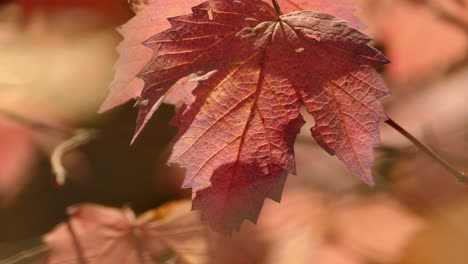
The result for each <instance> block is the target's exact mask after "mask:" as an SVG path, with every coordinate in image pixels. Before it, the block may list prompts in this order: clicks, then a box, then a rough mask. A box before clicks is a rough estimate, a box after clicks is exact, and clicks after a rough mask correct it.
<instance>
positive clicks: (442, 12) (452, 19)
mask: <svg viewBox="0 0 468 264" xmlns="http://www.w3.org/2000/svg"><path fill="white" fill-rule="evenodd" d="M425 2H426V5H427V6H428V7H429V8H430V9H431V11H432V12H433V13H434V14H436V15H437V16H438V17H439V18H441V19H443V20H444V21H445V22H447V23H449V24H451V25H452V26H455V27H457V28H458V29H461V30H463V32H464V33H465V34H466V35H468V22H466V21H465V20H463V19H462V18H460V17H458V16H456V15H453V14H451V13H450V12H449V11H447V10H446V9H445V8H443V7H441V6H440V5H438V4H435V3H434V1H433V0H426V1H425ZM461 8H463V7H461Z"/></svg>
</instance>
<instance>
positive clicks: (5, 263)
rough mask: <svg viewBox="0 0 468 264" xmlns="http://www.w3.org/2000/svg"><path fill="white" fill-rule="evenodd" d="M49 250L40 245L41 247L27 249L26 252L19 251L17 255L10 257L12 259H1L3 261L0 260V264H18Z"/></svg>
mask: <svg viewBox="0 0 468 264" xmlns="http://www.w3.org/2000/svg"><path fill="white" fill-rule="evenodd" d="M48 250H49V248H48V247H47V246H44V245H41V246H38V247H34V248H31V249H27V250H24V251H21V252H19V253H18V254H16V255H14V256H12V257H9V258H7V259H3V260H0V264H15V263H19V262H21V261H23V260H26V259H29V258H32V257H34V256H38V255H40V254H42V253H45V252H47V251H48Z"/></svg>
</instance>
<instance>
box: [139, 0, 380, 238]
mask: <svg viewBox="0 0 468 264" xmlns="http://www.w3.org/2000/svg"><path fill="white" fill-rule="evenodd" d="M192 12H193V13H192V14H190V15H183V16H178V17H172V18H170V19H169V21H170V23H171V25H172V27H171V28H170V29H168V30H166V31H163V32H161V33H159V34H156V35H155V36H153V37H152V38H150V39H149V40H147V41H146V42H145V45H146V46H148V47H150V48H152V49H153V52H154V53H153V57H152V59H151V61H150V62H149V63H148V64H147V65H146V66H145V67H144V69H143V70H142V71H141V72H140V73H139V75H138V76H139V77H140V78H142V79H143V80H144V81H145V87H144V90H143V92H142V94H141V97H140V99H139V100H138V102H137V106H138V107H139V109H140V112H139V117H138V124H137V133H136V135H138V134H139V133H140V131H141V130H142V128H143V127H144V126H145V124H146V123H147V122H148V120H149V118H150V117H151V115H152V114H153V113H154V111H155V110H156V109H157V108H158V106H159V105H160V103H161V101H162V100H163V99H164V97H165V95H166V94H167V93H168V92H169V91H170V90H171V87H173V85H174V84H175V83H176V82H177V81H178V80H180V79H181V78H183V77H185V76H188V75H190V74H192V73H197V74H198V75H204V76H202V77H201V78H200V79H201V80H200V81H199V86H198V87H197V88H196V89H195V90H194V92H193V94H194V96H195V100H193V102H192V103H191V104H189V105H186V106H184V107H182V109H181V110H180V112H179V114H178V116H177V121H178V122H179V127H180V129H179V135H178V136H177V142H176V144H175V146H174V150H173V153H172V156H171V157H170V162H171V163H175V164H178V165H180V166H181V167H184V168H186V169H187V172H186V178H185V181H184V184H183V187H184V188H192V191H193V193H194V199H193V208H194V209H200V210H201V211H202V218H204V219H205V220H207V221H208V222H210V224H211V225H212V227H213V228H215V229H216V230H219V231H222V232H224V233H230V232H231V231H232V230H233V229H235V230H238V229H239V228H240V225H241V223H242V221H243V220H244V219H249V220H251V221H253V222H255V221H256V219H257V217H258V214H259V212H260V209H261V207H262V204H263V200H264V199H265V198H267V197H268V198H271V199H273V200H276V201H279V200H280V197H281V192H282V188H283V184H284V181H285V178H286V175H287V174H288V173H294V170H295V164H294V155H293V144H294V140H295V137H296V135H297V133H298V132H299V129H300V127H301V126H302V125H303V120H302V117H301V116H300V114H299V107H300V106H301V105H304V106H305V107H306V108H307V110H308V111H309V112H310V113H311V114H312V115H313V116H314V118H315V121H316V124H315V126H314V127H313V128H312V129H311V130H312V136H313V137H314V138H315V139H316V140H317V142H318V143H319V144H320V145H321V146H322V147H323V148H324V149H325V150H327V151H328V152H329V153H330V154H332V155H336V156H337V157H338V158H339V159H340V160H342V161H343V162H344V163H345V164H346V165H347V167H348V168H349V170H350V171H351V172H352V173H353V174H354V175H357V176H359V177H360V178H361V179H363V180H364V181H365V182H367V183H369V184H372V183H373V181H372V176H371V165H372V163H373V154H372V149H373V147H374V146H376V145H378V144H379V141H380V140H379V129H378V125H379V123H380V122H383V121H385V120H386V118H387V117H386V115H385V113H384V111H383V108H382V106H381V105H380V103H379V102H378V101H377V99H378V98H381V97H383V96H385V95H387V94H388V93H389V91H388V89H387V88H386V87H385V84H384V83H383V81H382V79H381V77H380V76H379V75H378V74H377V73H376V72H375V70H374V67H376V66H379V65H382V64H385V63H388V60H387V59H386V58H385V57H384V56H383V55H382V54H381V53H379V52H378V51H377V50H375V49H373V48H371V47H369V46H368V45H367V43H368V42H369V41H370V38H369V37H367V36H366V35H364V34H362V33H360V32H359V31H357V30H356V29H354V28H352V27H350V26H348V24H347V23H346V22H345V21H343V20H341V19H338V18H336V17H333V16H331V15H328V14H324V13H319V12H316V11H300V12H292V13H289V14H286V15H282V16H279V15H278V14H277V12H276V11H275V9H273V8H272V7H271V6H270V5H269V4H268V3H266V2H264V1H261V0H211V1H208V2H204V3H202V4H200V5H197V6H195V7H193V8H192ZM311 162H312V161H311Z"/></svg>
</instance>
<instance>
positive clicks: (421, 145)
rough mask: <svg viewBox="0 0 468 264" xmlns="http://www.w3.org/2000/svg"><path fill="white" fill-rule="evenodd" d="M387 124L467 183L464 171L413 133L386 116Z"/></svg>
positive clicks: (467, 179) (458, 178) (467, 178)
mask: <svg viewBox="0 0 468 264" xmlns="http://www.w3.org/2000/svg"><path fill="white" fill-rule="evenodd" d="M385 122H386V123H387V124H388V125H390V126H391V127H392V128H394V129H395V130H396V131H398V133H400V134H402V135H403V136H404V137H406V138H407V139H408V140H409V141H411V143H413V144H414V145H415V146H416V147H417V148H418V149H420V150H421V151H423V152H424V153H426V154H427V155H429V156H430V157H431V158H432V159H434V160H435V161H437V162H438V163H439V164H440V165H441V166H442V167H444V168H445V169H446V170H448V171H449V172H450V173H451V174H452V175H453V176H455V178H457V180H459V181H460V182H463V183H466V184H468V177H467V176H466V175H465V173H464V172H461V171H459V170H457V169H455V168H454V167H453V166H452V165H450V164H449V163H448V162H447V161H445V160H444V159H443V158H442V157H440V156H439V155H438V154H437V153H435V152H434V151H433V150H432V149H430V148H429V147H427V146H426V145H424V143H422V142H421V141H419V140H418V139H417V138H415V137H414V136H413V135H411V134H410V133H409V132H408V131H406V130H405V129H404V128H403V127H401V126H400V125H399V124H397V123H396V122H395V121H393V119H391V118H388V120H387V121H385Z"/></svg>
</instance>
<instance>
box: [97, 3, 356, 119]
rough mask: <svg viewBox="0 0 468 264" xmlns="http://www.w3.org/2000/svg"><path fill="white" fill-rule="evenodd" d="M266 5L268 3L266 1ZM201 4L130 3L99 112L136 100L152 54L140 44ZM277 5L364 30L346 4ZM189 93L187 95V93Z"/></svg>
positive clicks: (350, 5)
mask: <svg viewBox="0 0 468 264" xmlns="http://www.w3.org/2000/svg"><path fill="white" fill-rule="evenodd" d="M265 1H268V0H265ZM201 2H203V0H173V1H171V2H168V1H166V0H148V1H138V0H133V1H130V7H131V9H132V10H133V11H134V12H135V17H134V18H132V19H131V20H130V21H128V22H127V23H126V24H124V25H123V26H121V27H120V28H119V29H118V31H119V33H120V34H121V35H122V36H123V38H124V39H123V40H122V42H121V43H120V45H119V46H118V47H117V51H118V52H119V54H120V58H119V60H118V61H117V63H116V65H115V69H116V73H115V77H114V80H113V81H112V83H111V85H110V87H111V90H110V93H109V95H108V97H107V98H106V100H105V101H104V103H103V104H102V105H101V107H100V109H99V112H105V111H107V110H109V109H111V108H113V107H115V106H118V105H120V104H123V103H125V102H127V101H129V100H131V99H134V98H138V97H139V96H140V94H141V91H142V90H143V86H144V83H143V81H142V80H141V79H139V78H137V77H136V75H137V74H138V72H139V71H140V70H141V69H142V68H143V67H144V66H145V64H147V63H148V62H149V61H150V60H151V55H152V51H151V49H149V48H148V47H145V46H143V45H142V44H141V43H142V42H143V41H145V40H147V39H149V38H150V37H152V36H153V35H155V34H157V33H159V32H161V31H163V30H166V29H168V28H170V23H169V22H168V21H167V19H166V18H167V17H171V16H176V15H183V14H185V13H188V12H190V7H192V6H194V5H196V4H199V3H201ZM279 3H280V5H281V6H282V8H283V9H284V11H285V12H291V11H299V10H305V9H308V10H318V11H321V12H324V13H329V14H332V15H335V16H337V17H340V18H343V19H345V20H347V21H349V22H350V24H351V25H352V26H354V27H357V28H363V27H364V26H363V24H362V23H361V22H360V21H359V20H358V19H357V18H356V17H355V16H354V12H355V11H356V7H355V5H354V4H353V3H352V2H351V1H349V0H333V1H327V3H326V4H324V3H322V2H320V1H297V0H280V1H279ZM183 84H184V85H178V84H176V85H175V87H174V90H179V89H178V88H180V86H190V87H187V88H186V87H184V88H186V89H185V90H191V89H193V88H195V86H196V83H190V82H184V83H183ZM189 92H190V91H189ZM177 94H178V93H177V92H174V93H172V96H171V98H167V97H168V96H166V99H165V100H164V102H165V103H169V104H172V103H174V102H177V101H180V100H182V99H183V96H180V97H178V96H177Z"/></svg>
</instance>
